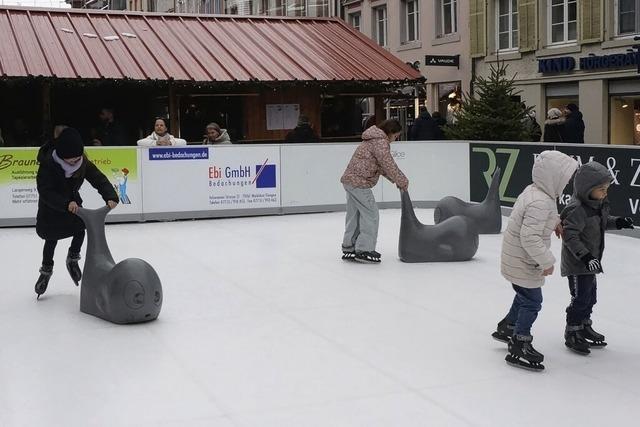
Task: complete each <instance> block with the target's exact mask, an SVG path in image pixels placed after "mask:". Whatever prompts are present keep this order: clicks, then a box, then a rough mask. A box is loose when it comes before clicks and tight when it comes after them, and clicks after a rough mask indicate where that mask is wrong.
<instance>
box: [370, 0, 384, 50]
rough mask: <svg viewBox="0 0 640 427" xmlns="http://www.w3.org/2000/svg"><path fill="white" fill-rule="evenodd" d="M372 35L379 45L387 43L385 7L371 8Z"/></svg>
mask: <svg viewBox="0 0 640 427" xmlns="http://www.w3.org/2000/svg"><path fill="white" fill-rule="evenodd" d="M373 24H374V31H373V33H374V36H375V40H376V42H378V44H379V45H380V46H386V45H387V7H386V6H382V7H377V8H375V9H373Z"/></svg>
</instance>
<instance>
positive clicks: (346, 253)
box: [342, 246, 356, 261]
mask: <svg viewBox="0 0 640 427" xmlns="http://www.w3.org/2000/svg"><path fill="white" fill-rule="evenodd" d="M342 259H343V261H354V260H355V259H356V251H355V249H353V247H351V248H345V247H344V246H343V247H342Z"/></svg>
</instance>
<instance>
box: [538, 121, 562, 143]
mask: <svg viewBox="0 0 640 427" xmlns="http://www.w3.org/2000/svg"><path fill="white" fill-rule="evenodd" d="M564 122H565V119H564V117H562V118H559V119H549V120H547V121H546V122H545V123H544V137H543V138H544V142H565V141H564V140H563V139H562V135H563V133H564Z"/></svg>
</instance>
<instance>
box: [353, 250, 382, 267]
mask: <svg viewBox="0 0 640 427" xmlns="http://www.w3.org/2000/svg"><path fill="white" fill-rule="evenodd" d="M355 260H356V261H358V262H361V263H364V264H378V263H380V254H379V253H378V252H376V251H371V252H356V256H355Z"/></svg>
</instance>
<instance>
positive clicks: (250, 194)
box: [141, 146, 280, 213]
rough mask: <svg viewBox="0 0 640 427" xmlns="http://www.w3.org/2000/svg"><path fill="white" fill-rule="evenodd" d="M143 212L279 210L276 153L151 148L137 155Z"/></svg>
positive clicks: (266, 148) (250, 149)
mask: <svg viewBox="0 0 640 427" xmlns="http://www.w3.org/2000/svg"><path fill="white" fill-rule="evenodd" d="M141 155H142V156H143V160H142V166H143V169H144V195H143V196H144V207H145V209H144V210H145V213H159V212H190V211H210V210H225V209H256V208H279V207H280V148H279V147H278V146H264V147H255V146H253V147H240V146H212V147H166V148H165V147H152V148H149V149H144V150H143V151H141Z"/></svg>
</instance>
